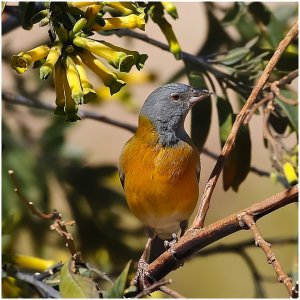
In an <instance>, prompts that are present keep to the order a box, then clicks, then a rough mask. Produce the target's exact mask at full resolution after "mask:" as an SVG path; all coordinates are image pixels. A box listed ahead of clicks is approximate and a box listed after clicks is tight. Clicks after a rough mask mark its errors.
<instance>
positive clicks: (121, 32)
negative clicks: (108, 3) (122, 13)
mask: <svg viewBox="0 0 300 300" xmlns="http://www.w3.org/2000/svg"><path fill="white" fill-rule="evenodd" d="M113 33H114V34H115V35H116V36H118V37H123V36H129V37H132V38H135V39H138V40H140V41H143V42H146V43H148V44H150V45H153V46H155V47H158V48H160V49H161V50H164V51H168V52H170V48H169V46H168V45H167V44H164V43H162V42H159V41H157V40H155V39H153V38H150V37H149V36H147V35H146V34H143V33H140V32H136V31H133V30H129V29H124V28H120V29H118V30H115V31H113ZM99 34H101V32H99ZM106 34H107V33H106ZM181 58H182V60H183V61H184V62H189V63H191V64H194V65H198V66H200V67H201V68H202V69H204V70H206V71H209V72H211V73H212V74H214V76H215V77H216V78H220V79H223V80H224V81H226V84H227V86H228V87H230V88H232V89H233V90H236V88H237V86H238V87H240V88H243V89H248V90H249V91H250V87H249V86H245V84H244V83H242V82H241V81H240V80H238V79H237V78H235V77H234V76H232V75H229V74H227V73H225V72H222V71H221V70H219V69H217V68H215V67H214V66H213V65H212V64H210V63H208V62H207V61H206V60H205V59H204V58H202V57H199V56H196V55H193V54H190V53H188V52H185V51H181ZM232 82H233V83H234V84H233V83H232ZM245 92H246V91H245Z"/></svg>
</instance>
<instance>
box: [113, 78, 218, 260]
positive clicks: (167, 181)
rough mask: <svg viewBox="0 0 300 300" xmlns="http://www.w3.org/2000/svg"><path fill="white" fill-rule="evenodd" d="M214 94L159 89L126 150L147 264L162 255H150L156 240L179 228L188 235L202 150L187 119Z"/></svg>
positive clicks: (128, 193) (172, 86) (125, 172)
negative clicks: (186, 126)
mask: <svg viewBox="0 0 300 300" xmlns="http://www.w3.org/2000/svg"><path fill="white" fill-rule="evenodd" d="M211 94H213V92H211V91H208V90H206V89H196V88H193V87H191V86H189V85H186V84H183V83H169V84H166V85H163V86H161V87H159V88H157V89H156V90H154V91H153V92H152V93H151V94H150V95H149V96H148V98H147V99H146V101H145V102H144V104H143V106H142V108H141V111H140V114H139V118H138V127H137V129H136V131H135V133H134V135H133V137H132V138H131V139H129V140H128V141H127V143H126V144H125V146H124V147H123V150H122V152H121V155H120V159H119V163H118V170H119V177H120V180H121V183H122V186H123V189H124V193H125V198H126V201H127V204H128V206H129V209H130V210H131V211H132V213H133V214H134V215H135V216H136V217H137V218H138V219H139V220H140V221H141V222H142V223H143V224H144V225H145V227H146V233H147V235H148V238H149V239H148V242H147V246H146V248H147V251H146V252H147V255H146V254H145V255H144V258H145V259H146V256H148V258H147V260H148V262H147V263H150V262H151V261H153V260H154V259H155V258H156V257H157V256H159V255H160V254H161V253H158V254H156V255H155V256H153V255H152V259H151V258H150V254H149V252H151V251H152V250H149V249H151V248H155V246H154V244H155V243H156V244H157V241H159V243H160V241H162V242H163V241H166V240H172V239H173V238H174V233H175V235H176V233H178V232H179V230H181V235H182V234H184V232H185V230H186V229H187V225H188V219H189V217H190V216H191V214H192V213H193V211H194V209H195V206H196V204H197V201H198V195H199V178H200V155H199V152H198V150H197V147H196V146H195V145H194V143H193V142H192V139H191V138H190V137H189V135H188V134H187V133H186V131H185V129H184V121H185V119H186V116H187V114H188V112H189V111H190V110H191V108H192V107H193V106H194V105H195V104H196V103H197V102H199V101H201V100H203V99H205V98H207V97H209V96H210V95H211ZM146 248H145V250H146ZM156 248H159V249H161V248H162V247H161V246H160V247H156ZM160 251H161V250H160ZM144 252H145V251H144Z"/></svg>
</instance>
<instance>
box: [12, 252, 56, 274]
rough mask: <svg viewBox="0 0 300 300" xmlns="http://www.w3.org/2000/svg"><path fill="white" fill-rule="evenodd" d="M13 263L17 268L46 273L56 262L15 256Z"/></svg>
mask: <svg viewBox="0 0 300 300" xmlns="http://www.w3.org/2000/svg"><path fill="white" fill-rule="evenodd" d="M12 261H13V262H14V264H15V265H16V266H17V267H20V268H26V269H31V270H36V271H44V270H46V269H48V268H49V267H51V266H53V265H54V264H55V261H54V260H46V259H41V258H38V257H33V256H28V255H21V254H14V255H13V256H12Z"/></svg>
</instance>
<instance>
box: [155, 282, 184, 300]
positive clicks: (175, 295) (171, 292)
mask: <svg viewBox="0 0 300 300" xmlns="http://www.w3.org/2000/svg"><path fill="white" fill-rule="evenodd" d="M159 290H160V291H162V292H164V293H165V294H167V295H169V296H170V297H172V298H180V299H184V298H186V297H184V296H182V295H181V294H179V293H178V292H176V291H174V290H172V289H170V288H168V287H167V286H165V285H162V286H161V287H160V288H159Z"/></svg>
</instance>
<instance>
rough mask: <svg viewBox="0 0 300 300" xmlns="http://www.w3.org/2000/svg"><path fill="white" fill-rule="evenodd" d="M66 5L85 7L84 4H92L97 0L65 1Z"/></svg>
mask: <svg viewBox="0 0 300 300" xmlns="http://www.w3.org/2000/svg"><path fill="white" fill-rule="evenodd" d="M67 3H68V5H69V6H70V7H77V8H81V7H86V6H90V5H93V4H95V3H97V1H90V2H88V1H86V2H85V1H74V2H67Z"/></svg>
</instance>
